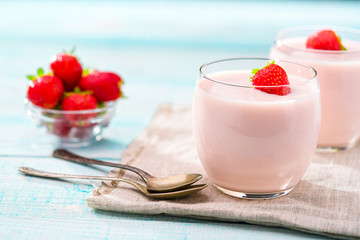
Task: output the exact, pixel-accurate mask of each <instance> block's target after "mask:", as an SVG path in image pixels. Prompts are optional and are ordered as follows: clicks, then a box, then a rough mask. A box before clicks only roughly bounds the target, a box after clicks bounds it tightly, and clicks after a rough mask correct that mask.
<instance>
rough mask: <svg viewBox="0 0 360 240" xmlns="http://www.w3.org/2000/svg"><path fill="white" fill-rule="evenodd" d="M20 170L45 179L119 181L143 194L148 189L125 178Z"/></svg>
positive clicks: (25, 168) (24, 168)
mask: <svg viewBox="0 0 360 240" xmlns="http://www.w3.org/2000/svg"><path fill="white" fill-rule="evenodd" d="M18 170H19V171H20V172H22V173H25V174H27V175H31V176H38V177H44V178H56V179H59V178H71V179H92V180H109V181H119V182H124V183H128V184H131V185H133V186H134V187H136V188H137V189H139V190H140V191H142V192H143V193H146V192H147V189H146V188H145V187H144V186H142V185H141V184H138V183H136V182H133V181H131V180H128V179H124V178H115V177H106V176H88V175H75V174H64V173H52V172H46V171H41V170H37V169H34V168H29V167H19V168H18Z"/></svg>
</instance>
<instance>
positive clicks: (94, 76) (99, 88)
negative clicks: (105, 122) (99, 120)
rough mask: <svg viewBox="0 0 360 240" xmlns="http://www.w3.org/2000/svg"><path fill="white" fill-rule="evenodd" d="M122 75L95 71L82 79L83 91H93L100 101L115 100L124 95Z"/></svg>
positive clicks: (81, 87)
mask: <svg viewBox="0 0 360 240" xmlns="http://www.w3.org/2000/svg"><path fill="white" fill-rule="evenodd" d="M122 84H123V81H122V79H121V77H120V76H119V75H117V74H115V73H112V72H100V71H93V72H91V73H89V74H88V75H86V76H85V77H83V78H82V79H81V80H80V83H79V87H80V89H81V90H83V91H92V92H93V94H94V96H95V97H96V99H97V100H98V101H99V102H107V101H113V100H116V99H118V98H120V97H121V96H122V92H121V85H122Z"/></svg>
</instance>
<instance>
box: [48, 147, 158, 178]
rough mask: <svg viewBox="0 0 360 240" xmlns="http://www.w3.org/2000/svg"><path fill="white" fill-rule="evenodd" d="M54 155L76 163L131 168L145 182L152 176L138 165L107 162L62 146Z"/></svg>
mask: <svg viewBox="0 0 360 240" xmlns="http://www.w3.org/2000/svg"><path fill="white" fill-rule="evenodd" d="M52 156H53V157H56V158H61V159H64V160H67V161H70V162H76V163H81V164H96V165H103V166H109V167H116V168H121V169H125V170H129V171H132V172H134V173H136V174H138V175H139V176H140V177H141V178H142V179H143V180H144V181H145V182H147V178H150V177H152V176H151V175H150V174H149V173H147V172H145V171H144V170H141V169H139V168H137V167H132V166H128V165H124V164H120V163H112V162H105V161H99V160H96V159H91V158H86V157H82V156H79V155H77V154H75V153H72V152H69V151H67V150H65V149H62V148H59V149H56V150H55V151H54V152H53V154H52Z"/></svg>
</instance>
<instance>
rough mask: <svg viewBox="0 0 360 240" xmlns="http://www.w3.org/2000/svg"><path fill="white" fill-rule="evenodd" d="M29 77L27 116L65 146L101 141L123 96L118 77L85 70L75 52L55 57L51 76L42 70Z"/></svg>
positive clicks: (26, 101) (112, 74) (78, 145)
mask: <svg viewBox="0 0 360 240" xmlns="http://www.w3.org/2000/svg"><path fill="white" fill-rule="evenodd" d="M27 78H28V79H29V80H30V81H29V86H28V89H27V96H26V98H25V105H26V112H27V115H28V116H29V117H30V118H31V119H32V120H33V121H34V122H35V123H36V124H37V125H38V126H40V127H44V128H45V129H46V132H47V133H48V134H49V135H50V136H51V137H52V138H53V140H55V143H56V144H57V145H61V146H63V147H81V146H87V145H90V144H91V143H93V142H95V141H100V140H101V138H102V130H103V128H105V127H107V126H108V125H109V123H110V120H111V118H112V117H113V116H114V114H115V111H116V105H117V102H118V99H120V98H122V97H123V93H122V85H123V80H122V78H121V77H120V76H119V75H118V74H116V73H113V72H103V71H98V70H91V71H90V70H89V69H83V68H82V66H81V64H80V62H79V61H78V59H77V58H76V57H75V56H74V55H73V53H60V54H56V55H54V56H53V57H52V58H51V60H50V73H47V74H46V73H45V72H44V70H43V69H41V68H39V69H38V71H37V76H35V75H28V76H27Z"/></svg>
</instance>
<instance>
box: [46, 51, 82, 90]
mask: <svg viewBox="0 0 360 240" xmlns="http://www.w3.org/2000/svg"><path fill="white" fill-rule="evenodd" d="M50 68H51V70H52V71H53V73H54V75H55V76H57V77H58V78H60V79H61V81H63V83H64V87H65V90H66V91H72V90H74V88H75V87H76V86H77V84H78V83H79V81H80V79H81V75H82V67H81V65H80V63H79V61H78V60H77V58H76V57H75V56H73V55H71V54H68V53H60V54H57V55H55V56H53V57H52V58H51V59H50Z"/></svg>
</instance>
